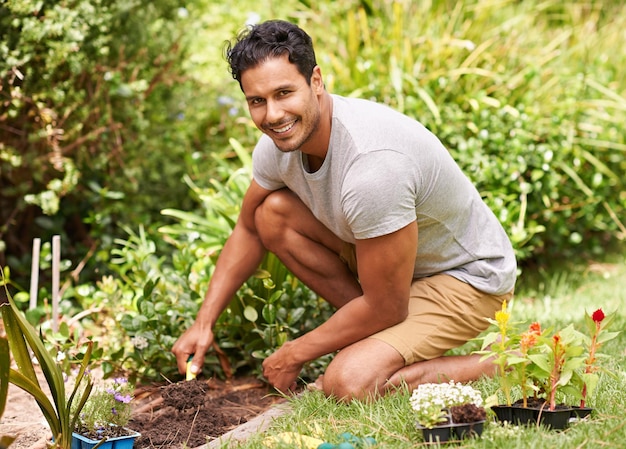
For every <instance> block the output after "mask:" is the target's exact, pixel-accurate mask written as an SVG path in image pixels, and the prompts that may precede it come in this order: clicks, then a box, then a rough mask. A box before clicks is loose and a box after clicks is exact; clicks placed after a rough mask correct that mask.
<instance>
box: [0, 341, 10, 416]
mask: <svg viewBox="0 0 626 449" xmlns="http://www.w3.org/2000/svg"><path fill="white" fill-rule="evenodd" d="M10 364H11V358H10V356H9V341H8V340H7V339H6V338H5V337H0V417H1V416H2V415H3V414H4V408H5V406H6V403H7V395H8V391H9V366H10Z"/></svg>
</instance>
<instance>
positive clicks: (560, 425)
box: [538, 407, 572, 430]
mask: <svg viewBox="0 0 626 449" xmlns="http://www.w3.org/2000/svg"><path fill="white" fill-rule="evenodd" d="M538 412H539V423H541V424H543V425H545V426H546V427H548V428H549V429H552V430H563V429H566V428H567V426H568V425H569V419H570V417H571V416H572V408H571V407H563V408H559V409H556V410H546V409H543V410H539V411H538Z"/></svg>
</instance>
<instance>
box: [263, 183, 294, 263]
mask: <svg viewBox="0 0 626 449" xmlns="http://www.w3.org/2000/svg"><path fill="white" fill-rule="evenodd" d="M293 201H294V196H293V194H292V193H291V192H290V191H289V190H287V189H281V190H277V191H275V192H272V193H270V194H269V195H268V196H267V198H265V200H264V201H263V204H261V205H260V206H259V207H258V208H257V210H256V212H255V215H254V220H255V225H256V228H257V232H258V233H259V236H260V238H261V241H262V242H263V244H264V246H265V247H266V248H267V249H269V250H270V251H271V249H272V246H274V245H275V244H276V242H277V239H280V238H282V237H283V236H284V235H285V230H286V228H287V226H288V225H289V222H290V220H289V216H290V212H291V211H292V210H293Z"/></svg>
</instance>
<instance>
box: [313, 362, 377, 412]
mask: <svg viewBox="0 0 626 449" xmlns="http://www.w3.org/2000/svg"><path fill="white" fill-rule="evenodd" d="M346 368H347V367H345V366H341V367H337V366H336V365H335V366H333V364H332V363H331V364H330V365H329V366H328V369H327V370H326V372H325V373H324V382H323V388H324V394H326V396H332V397H335V398H337V399H339V400H341V401H345V402H349V401H351V400H353V399H364V398H367V397H370V396H372V395H374V394H375V391H376V389H372V387H371V385H368V383H367V382H364V379H363V378H362V377H361V376H360V375H357V374H358V373H355V372H353V371H352V370H350V369H346Z"/></svg>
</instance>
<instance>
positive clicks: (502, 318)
mask: <svg viewBox="0 0 626 449" xmlns="http://www.w3.org/2000/svg"><path fill="white" fill-rule="evenodd" d="M509 318H511V314H510V313H509V312H507V310H506V301H503V302H502V310H499V311H498V312H496V322H497V323H498V326H499V327H500V330H504V329H506V327H507V324H508V323H509Z"/></svg>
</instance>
